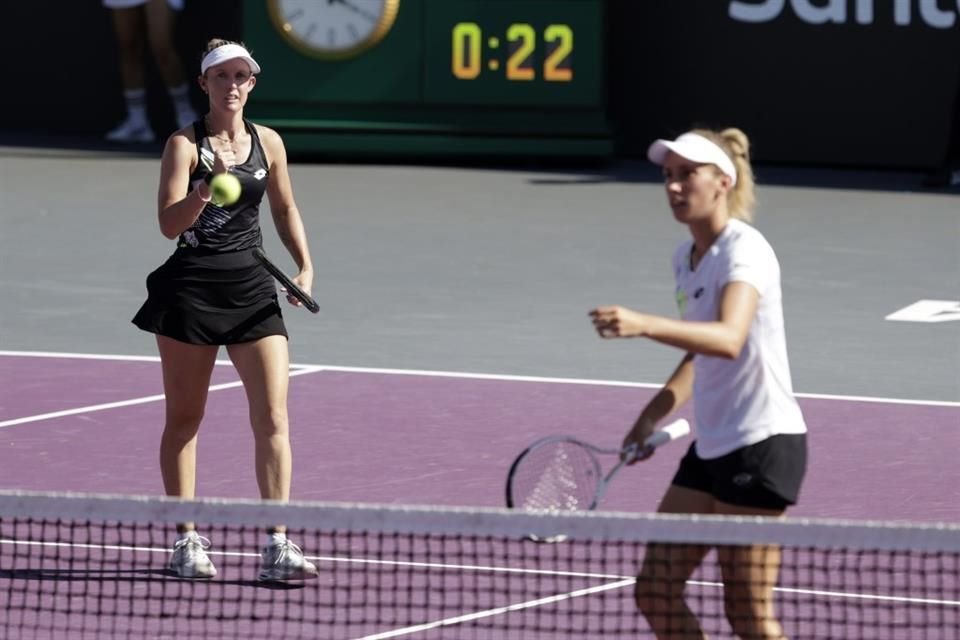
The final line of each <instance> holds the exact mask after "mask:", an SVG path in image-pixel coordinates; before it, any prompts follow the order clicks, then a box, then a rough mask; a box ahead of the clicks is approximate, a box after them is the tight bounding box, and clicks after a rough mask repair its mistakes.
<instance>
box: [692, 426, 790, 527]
mask: <svg viewBox="0 0 960 640" xmlns="http://www.w3.org/2000/svg"><path fill="white" fill-rule="evenodd" d="M696 444H697V443H696V442H694V443H693V444H691V445H690V449H689V450H688V451H687V454H686V455H685V456H684V457H683V459H682V460H681V461H680V467H679V469H677V473H676V475H675V476H674V478H673V484H675V485H678V486H681V487H687V488H689V489H696V490H698V491H703V492H704V493H709V494H710V495H712V496H713V497H714V498H716V499H717V500H720V501H722V502H726V503H728V504H734V505H739V506H743V507H757V508H761V509H774V510H782V509H786V508H787V507H788V506H790V505H793V504H796V503H797V498H798V497H799V495H800V487H801V485H802V484H803V478H804V476H805V475H806V470H807V434H805V433H789V434H786V433H781V434H778V435H774V436H770V437H769V438H767V439H766V440H761V441H760V442H758V443H756V444H752V445H749V446H746V447H741V448H740V449H736V450H735V451H732V452H730V453H728V454H726V455H723V456H720V457H719V458H712V459H709V460H705V459H703V458H701V457H700V456H698V455H697V448H696Z"/></svg>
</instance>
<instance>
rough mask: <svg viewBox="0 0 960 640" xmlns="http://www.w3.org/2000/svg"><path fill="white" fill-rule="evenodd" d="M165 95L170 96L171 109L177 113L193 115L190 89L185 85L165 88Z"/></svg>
mask: <svg viewBox="0 0 960 640" xmlns="http://www.w3.org/2000/svg"><path fill="white" fill-rule="evenodd" d="M167 93H169V94H170V99H171V100H172V101H173V108H174V109H176V110H177V113H185V114H186V113H195V112H194V110H193V105H192V104H191V103H190V88H189V87H188V86H187V84H186V83H183V84H180V85H177V86H175V87H167Z"/></svg>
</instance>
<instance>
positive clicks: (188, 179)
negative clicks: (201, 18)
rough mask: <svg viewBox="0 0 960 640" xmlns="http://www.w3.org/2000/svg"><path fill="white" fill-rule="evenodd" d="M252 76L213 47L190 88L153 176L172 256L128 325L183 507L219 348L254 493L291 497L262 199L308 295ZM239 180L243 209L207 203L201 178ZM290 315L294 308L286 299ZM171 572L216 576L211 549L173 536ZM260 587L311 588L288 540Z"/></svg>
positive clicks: (164, 464)
mask: <svg viewBox="0 0 960 640" xmlns="http://www.w3.org/2000/svg"><path fill="white" fill-rule="evenodd" d="M259 71H260V66H259V65H258V64H257V62H256V61H255V60H254V59H253V57H252V56H251V55H250V53H249V51H248V50H247V49H246V48H245V47H244V46H242V45H241V44H237V43H233V42H228V41H225V40H212V41H210V43H209V44H208V45H207V49H206V51H205V52H204V55H203V60H202V62H201V65H200V77H199V83H200V86H201V87H202V88H203V90H204V92H205V93H207V95H208V96H209V112H208V113H207V114H206V115H205V116H204V117H203V118H201V119H200V120H198V121H196V122H195V123H193V124H192V125H190V126H187V127H184V128H182V129H180V130H179V131H177V132H176V133H174V134H173V135H171V136H170V138H169V139H168V140H167V144H166V147H165V148H164V151H163V158H162V160H161V165H160V188H159V201H158V212H159V222H160V231H161V232H162V233H163V235H164V236H166V237H167V238H170V239H176V240H177V248H176V250H175V251H174V252H173V255H171V256H170V258H169V259H168V260H167V261H166V262H165V263H164V264H163V265H162V266H160V267H159V268H158V269H156V270H155V271H153V272H152V273H151V274H150V275H149V276H148V277H147V291H148V297H147V300H146V302H145V303H144V304H143V306H142V307H141V308H140V310H139V311H138V312H137V314H136V316H135V317H134V319H133V322H134V324H136V325H137V326H138V327H140V328H141V329H143V330H144V331H149V332H152V333H155V334H156V340H157V346H158V348H159V351H160V359H161V362H162V368H163V386H164V392H165V393H166V422H165V425H164V430H163V437H162V439H161V441H160V469H161V473H162V475H163V483H164V488H165V490H166V493H167V495H170V496H179V497H183V498H192V497H193V496H194V492H195V484H196V459H197V458H196V453H197V433H198V430H199V427H200V421H201V419H202V418H203V413H204V406H205V404H206V400H207V389H208V387H209V385H210V377H211V374H212V371H213V367H214V363H215V361H216V358H217V353H218V351H219V348H220V346H221V345H223V346H225V347H226V349H227V353H228V354H229V356H230V359H231V360H232V361H233V364H234V366H235V367H236V369H237V372H238V374H239V375H240V378H241V380H242V381H243V386H244V389H245V391H246V394H247V399H248V402H249V405H250V420H251V426H252V427H253V435H254V443H255V449H256V453H255V459H256V465H255V466H256V475H257V484H258V485H259V489H260V495H261V497H262V498H265V499H274V500H287V499H288V498H289V496H290V481H291V459H292V456H291V450H290V438H289V425H288V420H287V387H288V374H289V353H288V348H287V331H286V328H285V326H284V322H283V315H282V313H281V309H280V305H279V302H278V300H277V293H276V285H275V283H274V281H273V279H272V277H271V276H270V274H269V273H268V272H267V271H266V270H265V269H264V268H263V267H262V266H261V265H260V264H259V262H257V260H256V259H255V258H254V256H253V253H252V252H253V249H254V248H256V247H259V246H261V245H262V237H261V232H260V222H259V214H260V211H259V208H260V201H261V199H262V198H263V194H264V193H266V194H267V198H268V200H269V202H270V210H271V214H272V216H273V220H274V224H275V226H276V229H277V232H278V234H279V236H280V238H281V240H282V241H283V244H284V246H285V247H286V248H287V250H288V251H289V252H290V254H291V256H292V257H293V259H294V261H295V262H296V264H297V265H298V266H299V268H300V271H299V273H297V274H296V276H295V277H294V278H293V280H294V281H295V282H296V283H297V284H298V285H299V286H300V287H302V288H303V289H304V290H306V291H308V292H309V291H310V287H311V284H312V281H313V266H312V263H311V260H310V251H309V248H308V246H307V239H306V233H305V231H304V227H303V222H302V220H301V217H300V212H299V211H298V209H297V205H296V203H295V202H294V198H293V192H292V188H291V185H290V176H289V174H288V171H287V158H286V151H285V149H284V145H283V141H282V140H281V138H280V136H279V135H278V134H277V133H276V132H275V131H273V130H271V129H268V128H266V127H262V126H260V125H256V124H253V123H252V122H250V121H248V120H245V119H244V117H243V109H244V105H245V104H246V102H247V98H248V96H249V94H250V91H252V90H253V88H254V86H256V83H257V75H256V74H257V73H259ZM226 171H229V172H231V173H233V174H234V175H235V176H237V178H239V180H240V183H241V186H242V193H241V196H240V199H239V200H238V201H237V202H235V203H234V204H231V205H229V206H216V205H214V204H213V203H211V202H210V199H211V193H210V188H209V186H208V185H209V180H210V178H211V177H212V176H213V175H215V174H218V173H223V172H226ZM288 300H289V302H290V303H291V304H294V305H299V304H300V303H299V302H297V301H296V299H295V298H289V297H288ZM178 529H179V537H178V539H177V542H176V544H175V545H174V553H173V557H172V558H171V561H170V569H171V570H172V571H173V572H175V573H176V574H177V575H179V576H181V577H185V578H211V577H213V576H214V575H216V569H215V568H214V566H213V563H212V562H211V561H210V559H209V558H208V557H207V554H206V553H205V549H206V548H208V547H209V545H210V542H209V540H207V539H206V538H202V537H201V536H199V535H198V534H197V532H196V531H195V530H194V527H193V524H192V523H187V524H184V525H181V526H180V527H179V528H178ZM262 557H263V567H262V570H261V573H260V579H261V580H295V579H303V578H308V577H313V576H315V575H316V573H317V572H316V568H315V567H314V566H313V565H312V564H311V563H310V562H309V561H307V560H305V559H304V557H303V554H302V552H301V551H300V549H299V548H297V546H296V545H294V544H293V543H292V542H290V541H289V540H287V539H286V535H285V532H284V529H283V527H277V528H276V529H273V530H271V531H269V532H268V540H267V544H266V545H265V547H264V550H263V553H262Z"/></svg>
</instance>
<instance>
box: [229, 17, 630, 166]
mask: <svg viewBox="0 0 960 640" xmlns="http://www.w3.org/2000/svg"><path fill="white" fill-rule="evenodd" d="M603 5H604V0H244V5H243V7H244V13H243V39H244V42H245V43H246V44H247V45H248V46H249V47H250V48H251V49H252V51H253V54H254V56H255V57H256V58H257V60H258V61H259V62H260V63H261V66H262V67H263V73H262V75H261V77H260V79H259V81H258V82H257V87H256V89H255V90H254V92H253V93H252V94H251V98H250V103H249V104H248V112H249V114H250V117H252V118H253V119H254V120H257V121H259V122H262V123H263V124H265V125H267V126H271V127H274V128H276V129H278V130H279V131H280V132H281V133H282V134H283V136H284V140H285V142H286V144H287V148H288V149H289V150H291V151H292V152H294V153H297V152H304V153H305V154H355V155H384V154H388V155H389V154H395V155H416V156H418V157H423V156H425V155H426V156H429V155H461V156H463V155H472V154H486V155H554V154H563V155H584V156H598V155H609V154H610V153H611V152H612V146H613V145H612V142H611V137H610V132H609V127H608V121H607V114H606V88H605V84H604V78H605V74H604V60H605V51H604V46H603V43H604V41H605V38H604V37H603V31H604V15H603V13H604V12H603Z"/></svg>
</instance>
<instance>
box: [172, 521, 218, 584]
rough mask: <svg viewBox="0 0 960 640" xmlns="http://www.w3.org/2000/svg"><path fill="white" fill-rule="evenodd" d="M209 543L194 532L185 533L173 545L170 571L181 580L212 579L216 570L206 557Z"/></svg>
mask: <svg viewBox="0 0 960 640" xmlns="http://www.w3.org/2000/svg"><path fill="white" fill-rule="evenodd" d="M209 548H210V541H209V540H207V539H206V538H204V537H203V536H201V535H199V534H197V532H196V531H190V532H188V533H186V534H185V535H184V536H183V537H182V538H180V539H179V540H177V542H176V544H174V545H173V555H172V556H171V557H170V571H172V572H173V573H175V574H177V575H178V576H179V577H181V578H212V577H214V576H215V575H217V569H216V567H214V566H213V563H212V562H211V561H210V558H208V557H207V549H209Z"/></svg>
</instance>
